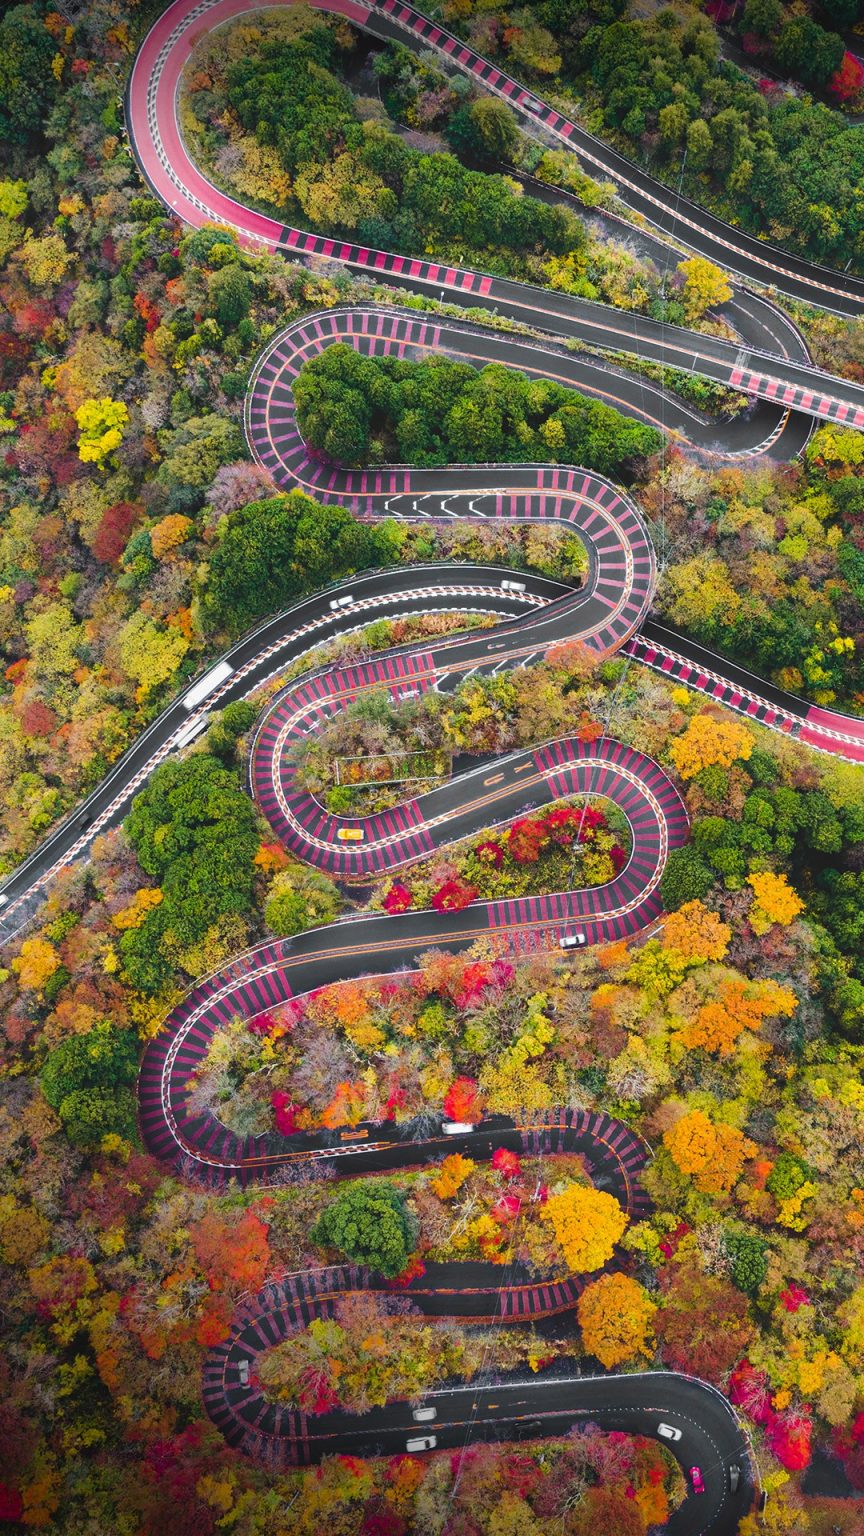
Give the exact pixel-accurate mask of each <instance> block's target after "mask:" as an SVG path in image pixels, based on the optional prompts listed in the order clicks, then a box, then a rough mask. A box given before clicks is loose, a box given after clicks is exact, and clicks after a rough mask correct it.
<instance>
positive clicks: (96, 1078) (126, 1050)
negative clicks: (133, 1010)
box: [39, 1020, 138, 1146]
mask: <svg viewBox="0 0 864 1536" xmlns="http://www.w3.org/2000/svg"><path fill="white" fill-rule="evenodd" d="M137 1072H138V1046H137V1042H136V1040H135V1036H134V1035H133V1034H132V1033H131V1032H130V1031H128V1030H121V1029H115V1028H114V1026H113V1025H112V1024H110V1023H109V1022H108V1021H107V1020H102V1021H100V1022H99V1023H98V1024H95V1025H94V1027H93V1028H92V1029H90V1030H88V1031H87V1033H86V1034H82V1035H71V1036H69V1038H68V1039H66V1040H61V1042H60V1044H59V1045H58V1046H55V1048H54V1050H53V1051H51V1052H50V1053H49V1055H48V1056H47V1057H46V1059H45V1062H44V1064H43V1066H42V1070H41V1072H40V1074H39V1080H40V1083H41V1085H42V1092H43V1093H44V1095H45V1097H46V1099H47V1100H48V1103H49V1104H50V1105H51V1108H52V1109H54V1110H56V1111H57V1114H58V1115H59V1116H60V1119H61V1121H62V1122H63V1126H64V1129H65V1131H66V1134H67V1135H68V1136H69V1138H70V1140H71V1141H74V1142H76V1143H77V1144H78V1145H80V1146H92V1145H96V1144H98V1143H99V1142H100V1141H101V1140H102V1137H103V1136H107V1135H108V1134H109V1133H115V1134H117V1135H120V1136H125V1137H130V1136H132V1135H134V1132H135V1114H136V1110H135V1096H134V1094H133V1093H132V1091H131V1085H132V1084H133V1083H134V1081H135V1077H136V1075H137Z"/></svg>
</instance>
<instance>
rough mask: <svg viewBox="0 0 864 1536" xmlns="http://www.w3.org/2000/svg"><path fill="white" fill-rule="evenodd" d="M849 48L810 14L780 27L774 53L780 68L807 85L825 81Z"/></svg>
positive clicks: (824, 82) (838, 66)
mask: <svg viewBox="0 0 864 1536" xmlns="http://www.w3.org/2000/svg"><path fill="white" fill-rule="evenodd" d="M845 52H846V48H845V45H844V42H843V39H842V37H838V36H837V33H836V32H826V31H825V28H824V27H820V26H819V25H818V23H817V22H815V21H811V20H810V17H809V16H795V17H793V18H792V20H791V21H787V22H786V24H785V26H783V27H781V28H780V35H779V37H778V39H777V44H776V48H775V51H774V57H775V59H776V60H777V63H778V65H779V67H780V69H782V70H784V71H786V72H788V74H790V75H792V76H794V78H795V79H797V80H803V81H805V83H806V84H808V85H826V84H827V83H828V81H829V80H830V79H831V76H832V75H833V74H834V72H835V70H837V69H839V68H840V65H841V64H842V62H843V55H844V53H845Z"/></svg>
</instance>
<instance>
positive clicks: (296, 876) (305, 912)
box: [264, 864, 340, 937]
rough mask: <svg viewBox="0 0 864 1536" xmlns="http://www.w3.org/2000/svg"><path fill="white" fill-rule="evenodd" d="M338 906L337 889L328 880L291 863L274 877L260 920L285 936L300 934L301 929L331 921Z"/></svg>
mask: <svg viewBox="0 0 864 1536" xmlns="http://www.w3.org/2000/svg"><path fill="white" fill-rule="evenodd" d="M339 907H340V901H339V892H338V891H337V889H336V886H335V885H334V884H333V881H332V880H328V879H327V876H326V875H322V874H319V872H318V871H317V870H315V869H307V868H306V867H305V865H303V864H292V865H291V866H290V867H289V868H288V869H283V870H280V872H279V873H278V874H277V875H276V876H275V877H274V879H273V881H272V883H271V885H270V889H269V891H268V892H267V900H266V902H265V905H264V920H265V922H266V924H267V926H268V928H272V930H273V932H274V933H277V934H279V936H280V937H287V936H288V935H289V934H292V933H302V932H303V929H304V928H313V927H317V926H318V925H319V924H322V923H332V921H333V919H334V917H337V916H338V914H339Z"/></svg>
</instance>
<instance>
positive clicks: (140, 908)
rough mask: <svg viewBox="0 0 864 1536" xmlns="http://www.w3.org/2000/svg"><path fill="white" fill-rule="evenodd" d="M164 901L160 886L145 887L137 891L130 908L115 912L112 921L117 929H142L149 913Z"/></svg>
mask: <svg viewBox="0 0 864 1536" xmlns="http://www.w3.org/2000/svg"><path fill="white" fill-rule="evenodd" d="M161 900H162V892H161V891H160V889H159V887H158V886H144V887H143V888H142V889H141V890H140V891H136V892H135V895H134V896H133V897H132V900H131V901H130V903H129V905H128V907H124V908H123V909H122V911H120V912H115V913H114V916H113V917H112V919H111V921H112V923H113V924H114V927H115V928H119V929H121V931H122V930H125V929H127V928H140V927H141V924H142V923H143V921H144V919H145V917H146V916H147V913H148V912H152V910H153V908H154V907H158V905H159V903H160V901H161Z"/></svg>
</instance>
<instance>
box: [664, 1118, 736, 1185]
mask: <svg viewBox="0 0 864 1536" xmlns="http://www.w3.org/2000/svg"><path fill="white" fill-rule="evenodd" d="M663 1145H664V1146H665V1147H666V1149H667V1151H668V1152H669V1154H670V1156H671V1158H672V1161H673V1162H674V1163H675V1166H676V1167H677V1168H679V1169H680V1171H681V1172H682V1173H686V1174H688V1175H689V1177H690V1178H692V1180H693V1182H694V1184H695V1185H696V1188H697V1189H699V1190H701V1191H702V1193H703V1194H706V1195H718V1194H722V1193H724V1191H726V1190H729V1189H731V1188H732V1185H733V1184H734V1183H735V1181H736V1179H737V1178H738V1175H739V1174H740V1172H741V1169H742V1168H743V1166H744V1160H745V1158H748V1157H755V1155H756V1150H757V1149H756V1147H755V1146H754V1144H753V1142H752V1141H748V1139H747V1137H746V1136H745V1135H744V1134H743V1132H742V1131H739V1130H736V1128H735V1127H734V1126H733V1125H724V1124H722V1123H721V1124H719V1125H714V1124H713V1123H712V1122H711V1121H710V1120H709V1119H708V1116H707V1115H706V1114H705V1113H704V1112H703V1111H702V1110H701V1109H692V1110H690V1111H689V1113H688V1114H685V1115H682V1116H681V1119H680V1120H678V1121H677V1122H676V1124H675V1125H673V1126H672V1128H671V1130H668V1131H666V1132H665V1134H664V1136H663Z"/></svg>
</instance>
